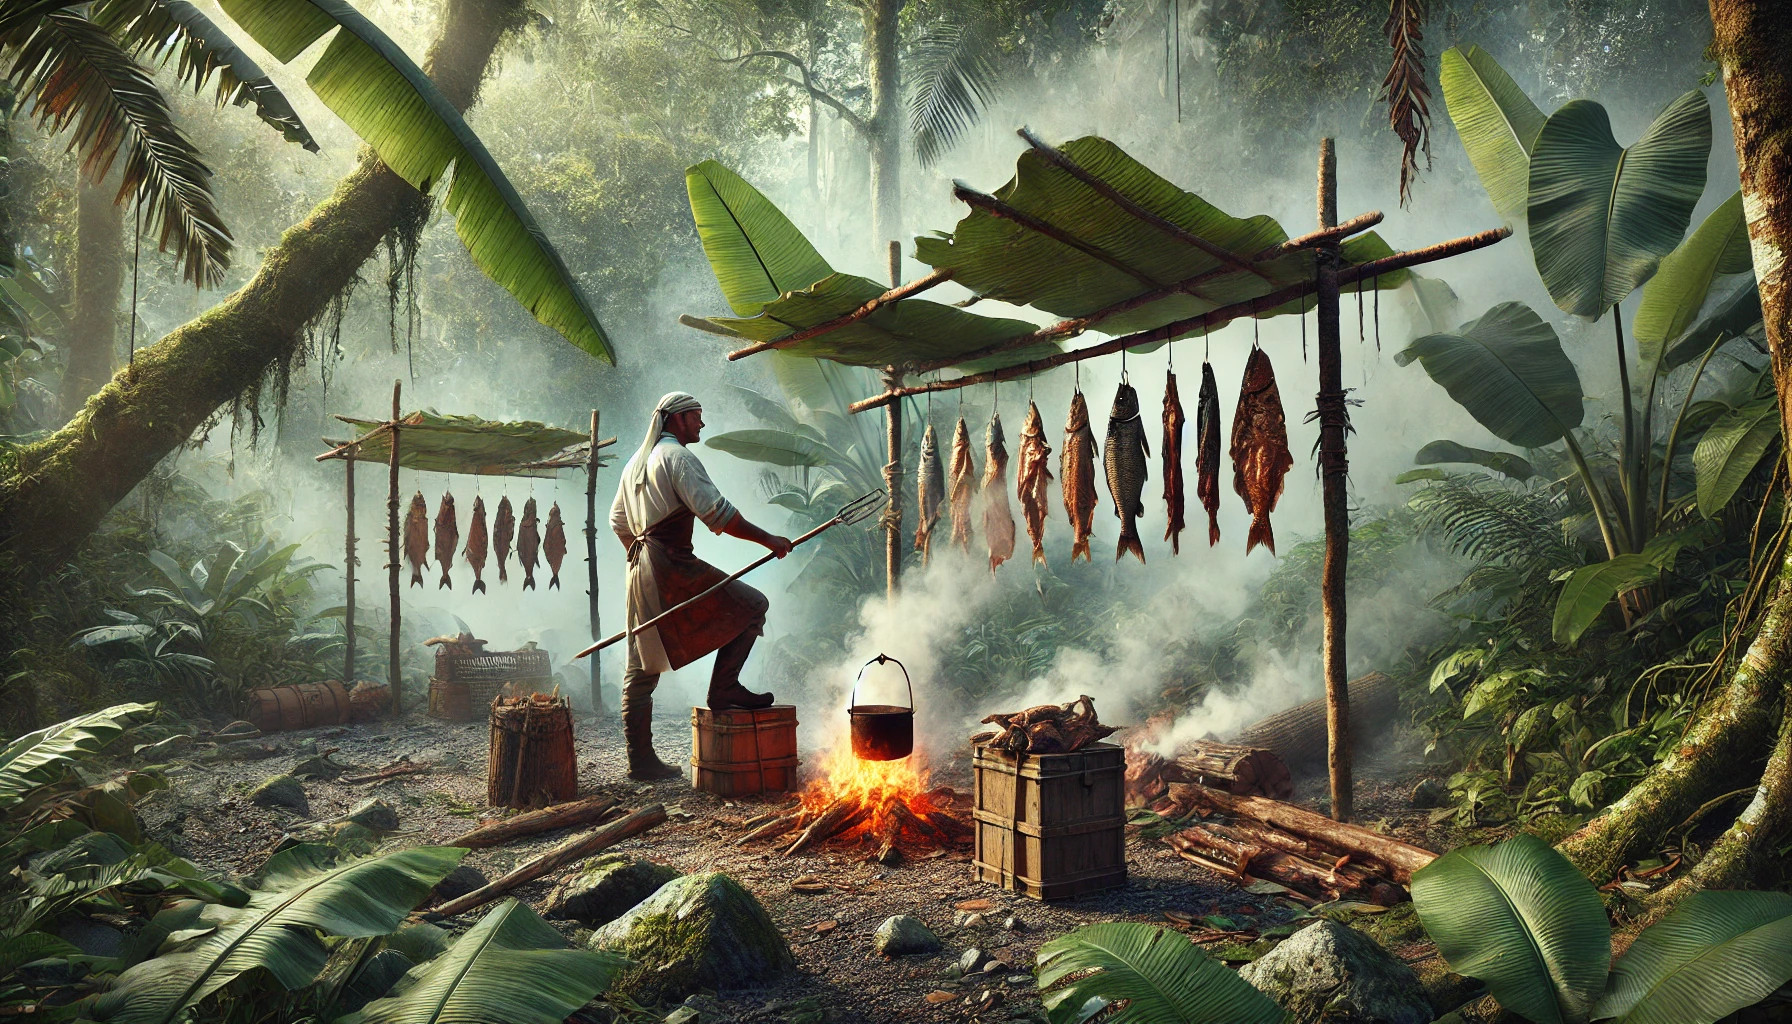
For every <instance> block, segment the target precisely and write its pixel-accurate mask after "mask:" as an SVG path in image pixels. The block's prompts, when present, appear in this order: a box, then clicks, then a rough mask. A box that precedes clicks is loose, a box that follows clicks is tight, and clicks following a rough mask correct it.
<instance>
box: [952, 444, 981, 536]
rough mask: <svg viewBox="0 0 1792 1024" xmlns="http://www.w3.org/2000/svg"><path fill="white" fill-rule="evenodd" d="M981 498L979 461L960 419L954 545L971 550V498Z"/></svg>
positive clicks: (954, 470)
mask: <svg viewBox="0 0 1792 1024" xmlns="http://www.w3.org/2000/svg"><path fill="white" fill-rule="evenodd" d="M976 496H977V461H976V460H975V459H974V458H972V457H971V431H970V428H968V427H966V426H965V425H964V417H963V416H960V417H959V418H958V429H957V430H956V431H954V432H953V434H952V543H954V544H956V545H958V546H959V547H961V548H963V549H964V550H966V551H969V550H971V499H972V498H975V497H976Z"/></svg>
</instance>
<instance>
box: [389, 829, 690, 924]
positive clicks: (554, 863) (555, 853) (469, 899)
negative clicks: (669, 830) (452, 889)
mask: <svg viewBox="0 0 1792 1024" xmlns="http://www.w3.org/2000/svg"><path fill="white" fill-rule="evenodd" d="M665 820H666V808H665V807H663V806H661V805H660V804H652V805H650V806H647V807H643V808H641V809H640V810H638V811H636V812H635V813H633V814H631V815H629V816H628V817H626V818H623V819H621V820H620V821H616V822H613V823H611V824H608V825H604V826H602V827H600V828H596V829H593V830H592V831H590V832H587V833H585V834H584V835H581V836H574V837H573V838H571V839H568V840H567V841H566V842H564V843H561V844H560V845H559V846H556V847H554V848H553V849H552V850H549V851H548V852H546V853H544V854H542V855H541V856H539V857H537V858H535V859H534V860H532V861H529V862H528V863H526V864H524V865H522V866H521V867H519V868H517V869H516V870H514V871H512V872H510V873H509V874H507V875H504V876H503V877H501V878H498V879H496V880H494V881H492V882H490V883H489V884H487V885H485V886H483V887H481V888H478V889H475V890H473V891H472V892H470V893H467V894H466V895H465V896H461V897H458V898H456V899H452V900H449V901H448V902H447V903H444V904H442V905H441V906H439V907H436V908H435V909H434V910H431V911H430V912H429V913H427V914H425V915H424V918H425V919H426V920H431V921H438V920H441V919H442V918H444V917H453V916H454V915H455V914H464V913H466V912H467V911H469V910H472V909H473V908H474V907H483V906H485V905H486V904H487V903H490V902H492V901H493V900H495V899H497V898H499V897H500V896H503V895H504V894H505V893H507V892H509V891H510V890H512V889H515V888H516V887H517V886H519V885H526V884H528V883H530V882H533V881H535V880H536V879H537V878H540V877H542V876H543V875H546V874H548V873H550V872H552V871H554V870H556V869H557V868H561V867H564V866H565V865H567V864H570V863H572V862H573V861H575V860H583V859H585V858H586V857H589V856H591V855H592V854H594V853H598V852H600V851H602V850H607V849H609V848H610V847H612V846H615V845H616V844H617V843H620V842H622V841H623V840H624V839H627V838H629V837H631V836H636V835H639V834H641V833H642V832H645V831H647V830H648V829H650V828H653V827H654V826H655V825H660V824H664V823H665Z"/></svg>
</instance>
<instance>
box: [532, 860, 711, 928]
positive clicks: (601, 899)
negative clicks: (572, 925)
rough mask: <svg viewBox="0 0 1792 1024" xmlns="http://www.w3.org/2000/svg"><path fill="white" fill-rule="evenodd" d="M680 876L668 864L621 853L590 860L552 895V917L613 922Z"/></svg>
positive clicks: (597, 923) (588, 922)
mask: <svg viewBox="0 0 1792 1024" xmlns="http://www.w3.org/2000/svg"><path fill="white" fill-rule="evenodd" d="M677 877H678V872H677V871H676V870H675V869H673V868H669V867H667V866H666V865H664V864H653V863H650V862H648V861H644V860H635V859H634V858H632V857H628V856H625V855H623V854H620V853H612V854H605V855H604V856H602V857H597V858H594V859H592V860H588V861H586V862H585V863H584V864H583V865H581V866H580V867H579V869H578V870H577V871H575V872H573V873H572V875H570V876H569V877H567V879H566V880H565V881H563V882H561V883H560V887H559V888H557V889H555V890H554V894H553V895H552V896H550V897H548V905H547V911H546V913H545V914H544V915H543V916H545V917H546V918H548V920H550V921H552V920H571V921H578V922H580V923H582V924H585V925H587V926H589V927H592V928H596V927H598V926H600V925H606V924H609V923H610V922H611V921H614V920H616V919H617V918H619V917H621V916H622V915H623V914H626V913H628V910H629V908H630V907H632V906H634V905H635V904H637V903H639V902H641V901H642V900H644V899H646V898H647V897H649V896H652V895H653V894H654V893H655V892H657V891H658V890H659V887H660V886H662V885H665V884H666V883H667V882H670V881H672V880H673V879H674V878H677Z"/></svg>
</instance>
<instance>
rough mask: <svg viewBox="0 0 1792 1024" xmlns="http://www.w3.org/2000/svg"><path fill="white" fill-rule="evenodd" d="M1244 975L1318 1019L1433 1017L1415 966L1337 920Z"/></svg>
mask: <svg viewBox="0 0 1792 1024" xmlns="http://www.w3.org/2000/svg"><path fill="white" fill-rule="evenodd" d="M1238 974H1239V977H1241V978H1243V979H1244V980H1246V981H1248V982H1250V983H1251V984H1252V985H1255V986H1256V987H1257V989H1258V990H1259V991H1261V992H1263V993H1264V994H1265V995H1267V996H1269V997H1270V998H1271V999H1274V1000H1275V1001H1276V1002H1277V1003H1279V1004H1280V1005H1281V1007H1282V1008H1283V1009H1284V1010H1287V1011H1288V1012H1289V1013H1290V1014H1291V1015H1292V1016H1293V1017H1294V1019H1296V1020H1300V1021H1304V1022H1312V1024H1429V1022H1430V1021H1431V1020H1432V1018H1433V1014H1432V1012H1431V1004H1430V1003H1429V1002H1427V1001H1426V999H1425V993H1424V990H1423V989H1422V988H1421V987H1420V985H1419V979H1418V976H1417V975H1415V974H1413V972H1412V968H1410V967H1407V966H1406V965H1405V964H1403V963H1401V962H1400V961H1398V960H1396V959H1394V958H1393V956H1391V955H1389V953H1388V952H1387V951H1386V950H1384V949H1382V948H1381V947H1380V946H1378V945H1376V944H1375V940H1373V939H1371V938H1369V937H1368V936H1367V935H1364V934H1363V933H1361V932H1359V931H1357V930H1355V929H1353V928H1348V927H1346V926H1344V925H1341V924H1338V923H1337V922H1335V921H1320V922H1319V923H1317V924H1314V925H1311V926H1309V927H1307V928H1303V929H1302V930H1300V931H1298V932H1295V933H1294V935H1292V936H1290V937H1289V938H1287V939H1285V940H1283V941H1282V943H1281V944H1280V945H1278V946H1276V948H1275V949H1272V950H1270V951H1269V952H1268V953H1265V954H1264V955H1263V956H1262V957H1259V958H1258V959H1257V961H1256V962H1255V963H1252V964H1250V965H1248V966H1246V967H1245V968H1243V969H1242V970H1240V971H1239V972H1238Z"/></svg>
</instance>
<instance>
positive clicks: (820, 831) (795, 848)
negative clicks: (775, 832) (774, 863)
mask: <svg viewBox="0 0 1792 1024" xmlns="http://www.w3.org/2000/svg"><path fill="white" fill-rule="evenodd" d="M864 813H865V805H864V804H862V803H860V802H858V801H856V800H849V799H847V798H846V797H841V798H840V799H838V800H835V801H834V802H833V803H832V804H830V805H829V806H828V809H827V810H825V811H822V812H821V816H820V817H818V818H816V819H815V820H814V821H813V822H811V823H810V825H809V827H808V828H806V829H803V834H802V835H800V836H797V837H796V842H794V843H791V844H790V848H789V849H787V850H785V851H784V856H786V857H793V856H795V855H796V854H799V853H802V852H803V851H804V850H806V849H808V848H809V847H811V846H813V845H815V844H816V843H819V842H821V841H822V840H824V839H829V838H832V837H833V835H834V833H836V832H839V831H841V830H842V829H844V828H846V827H847V822H848V821H851V820H853V819H854V816H855V815H858V816H862V815H863V814H864Z"/></svg>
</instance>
